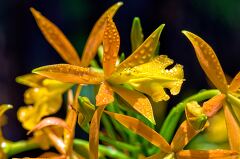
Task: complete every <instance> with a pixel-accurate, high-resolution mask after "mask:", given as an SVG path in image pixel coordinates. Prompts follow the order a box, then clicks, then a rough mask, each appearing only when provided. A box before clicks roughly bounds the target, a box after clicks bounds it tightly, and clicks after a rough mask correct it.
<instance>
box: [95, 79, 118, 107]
mask: <svg viewBox="0 0 240 159" xmlns="http://www.w3.org/2000/svg"><path fill="white" fill-rule="evenodd" d="M113 101H114V97H113V90H112V88H111V87H110V86H109V84H108V83H107V82H103V83H102V84H101V85H100V88H99V91H98V94H97V96H96V105H97V106H104V105H108V104H109V103H112V102H113Z"/></svg>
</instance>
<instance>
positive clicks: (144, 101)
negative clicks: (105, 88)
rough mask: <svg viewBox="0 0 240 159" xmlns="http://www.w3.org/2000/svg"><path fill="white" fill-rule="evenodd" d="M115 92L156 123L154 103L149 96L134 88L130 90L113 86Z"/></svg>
mask: <svg viewBox="0 0 240 159" xmlns="http://www.w3.org/2000/svg"><path fill="white" fill-rule="evenodd" d="M112 88H113V90H114V92H116V93H117V94H119V95H120V96H121V97H122V98H123V99H124V100H126V101H127V102H128V103H129V104H130V106H132V107H133V108H134V109H135V110H136V111H138V112H139V113H140V114H142V115H143V116H144V117H146V118H147V119H148V120H149V121H151V122H152V123H153V124H155V120H154V115H153V110H152V105H151V103H150V101H149V100H148V98H147V97H146V96H145V95H143V94H141V93H139V92H137V91H134V90H128V89H125V88H121V87H112Z"/></svg>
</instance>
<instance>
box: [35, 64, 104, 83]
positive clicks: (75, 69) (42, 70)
mask: <svg viewBox="0 0 240 159" xmlns="http://www.w3.org/2000/svg"><path fill="white" fill-rule="evenodd" d="M33 73H36V74H40V75H43V76H46V77H48V78H51V79H55V80H59V81H62V82H69V83H79V84H99V83H100V82H102V81H103V74H102V73H99V72H96V71H94V70H93V69H91V68H85V67H79V66H74V65H68V64H56V65H48V66H43V67H39V68H36V69H34V70H33Z"/></svg>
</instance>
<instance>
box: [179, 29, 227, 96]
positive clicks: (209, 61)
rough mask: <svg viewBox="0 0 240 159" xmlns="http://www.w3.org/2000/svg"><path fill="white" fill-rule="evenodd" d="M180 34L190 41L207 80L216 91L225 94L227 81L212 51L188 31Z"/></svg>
mask: <svg viewBox="0 0 240 159" xmlns="http://www.w3.org/2000/svg"><path fill="white" fill-rule="evenodd" d="M182 33H183V34H185V35H186V36H187V38H188V39H189V40H190V41H191V43H192V45H193V47H194V49H195V53H196V55H197V58H198V61H199V63H200V65H201V67H202V69H203V70H204V72H205V73H206V75H207V76H208V78H209V79H210V80H211V82H212V83H213V84H214V85H215V87H217V89H219V90H221V91H223V92H224V93H225V92H226V91H227V89H228V88H227V87H228V86H227V81H226V78H225V75H224V72H223V70H222V67H221V65H220V63H219V61H218V58H217V56H216V54H215V52H214V51H213V49H212V48H211V47H210V46H209V45H208V44H207V43H206V42H205V41H204V40H203V39H201V38H200V37H198V36H197V35H195V34H193V33H191V32H188V31H182Z"/></svg>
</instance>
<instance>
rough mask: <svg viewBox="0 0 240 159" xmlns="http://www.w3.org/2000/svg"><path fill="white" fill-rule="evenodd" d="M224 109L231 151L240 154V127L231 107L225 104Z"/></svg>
mask: <svg viewBox="0 0 240 159" xmlns="http://www.w3.org/2000/svg"><path fill="white" fill-rule="evenodd" d="M223 108H224V114H225V121H226V126H227V131H228V140H229V144H230V147H231V150H235V151H238V152H240V127H239V125H238V123H237V121H236V119H235V117H234V116H233V115H232V113H231V108H230V106H229V105H227V103H224V105H223Z"/></svg>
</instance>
